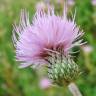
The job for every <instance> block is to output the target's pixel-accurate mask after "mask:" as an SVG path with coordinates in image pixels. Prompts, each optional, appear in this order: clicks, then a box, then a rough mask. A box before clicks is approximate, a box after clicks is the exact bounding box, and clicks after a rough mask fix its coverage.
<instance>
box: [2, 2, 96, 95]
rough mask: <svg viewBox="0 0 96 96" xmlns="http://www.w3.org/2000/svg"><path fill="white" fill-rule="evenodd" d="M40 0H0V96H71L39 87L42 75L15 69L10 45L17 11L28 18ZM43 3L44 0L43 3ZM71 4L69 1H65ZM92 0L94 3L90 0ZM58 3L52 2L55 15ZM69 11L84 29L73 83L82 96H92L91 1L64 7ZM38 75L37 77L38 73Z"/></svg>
mask: <svg viewBox="0 0 96 96" xmlns="http://www.w3.org/2000/svg"><path fill="white" fill-rule="evenodd" d="M39 1H40V0H0V96H71V93H70V92H69V90H68V88H67V87H66V86H64V88H61V87H58V86H52V87H50V86H49V87H48V88H41V87H40V86H39V83H40V76H41V77H42V76H43V75H42V74H44V73H43V72H41V71H42V70H41V71H39V74H38V72H37V71H35V70H34V69H32V68H25V69H19V68H18V66H19V64H18V62H16V61H15V57H14V56H15V49H14V47H13V44H12V29H13V28H12V24H13V23H14V22H15V21H19V20H18V18H19V14H20V10H21V9H27V10H28V11H29V12H30V16H33V15H34V13H35V11H36V5H37V3H39ZM46 1H47V0H46ZM69 1H71V0H69ZM94 1H95V0H94ZM61 2H62V0H52V2H51V3H52V4H53V5H54V6H55V9H56V12H57V13H59V14H60V13H61V12H62V3H61ZM68 9H69V12H71V11H73V12H74V9H76V11H77V12H76V22H77V24H78V25H80V27H81V28H82V29H83V30H84V32H85V35H84V37H83V38H84V41H87V45H86V46H82V47H80V48H79V49H80V52H79V54H76V55H78V56H77V58H75V60H76V62H77V63H78V64H79V65H80V67H81V70H82V74H81V76H80V77H79V78H78V79H77V80H76V81H75V82H76V84H77V85H78V87H79V89H80V91H81V93H82V94H83V96H96V5H95V3H94V2H93V4H92V0H83V1H82V0H74V4H73V3H72V2H71V3H70V4H69V5H68ZM40 72H41V74H40Z"/></svg>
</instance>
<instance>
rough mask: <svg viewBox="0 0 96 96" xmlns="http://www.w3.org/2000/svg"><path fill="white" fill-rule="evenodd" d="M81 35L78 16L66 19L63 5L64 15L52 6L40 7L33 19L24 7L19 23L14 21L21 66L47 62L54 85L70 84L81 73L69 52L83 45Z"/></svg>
mask: <svg viewBox="0 0 96 96" xmlns="http://www.w3.org/2000/svg"><path fill="white" fill-rule="evenodd" d="M82 35H83V32H82V31H81V30H80V28H79V27H78V26H77V25H76V23H75V15H73V16H72V18H71V19H70V18H67V8H64V12H63V16H57V15H56V14H55V12H54V9H53V8H48V11H47V12H45V11H44V10H37V11H36V13H35V15H34V17H33V21H32V22H30V20H29V14H28V12H26V11H25V10H22V11H21V16H20V23H19V25H17V24H14V28H13V43H14V46H15V48H16V59H17V60H18V61H19V62H20V63H21V64H20V68H24V67H29V66H35V67H38V66H41V65H46V66H47V68H48V77H49V78H50V79H51V80H52V82H53V84H57V85H60V86H64V85H66V84H67V85H69V84H70V82H73V81H74V80H75V79H76V78H77V77H78V76H79V74H80V69H79V67H78V65H77V64H76V63H75V62H74V61H73V60H72V58H71V55H70V53H71V52H72V50H71V49H72V48H73V47H74V46H80V45H81V44H82V39H80V38H81V37H82ZM74 96H77V95H74ZM79 96H81V95H79Z"/></svg>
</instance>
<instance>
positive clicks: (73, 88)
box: [68, 83, 82, 96]
mask: <svg viewBox="0 0 96 96" xmlns="http://www.w3.org/2000/svg"><path fill="white" fill-rule="evenodd" d="M68 88H69V90H70V92H71V93H72V95H73V96H82V94H81V92H80V91H79V89H78V87H77V85H76V84H75V83H70V84H69V85H68Z"/></svg>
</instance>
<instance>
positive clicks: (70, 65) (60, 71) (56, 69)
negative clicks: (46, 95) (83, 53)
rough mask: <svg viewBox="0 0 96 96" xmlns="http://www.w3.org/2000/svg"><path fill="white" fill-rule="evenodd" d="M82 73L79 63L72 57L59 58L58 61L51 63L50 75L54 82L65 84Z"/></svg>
mask: <svg viewBox="0 0 96 96" xmlns="http://www.w3.org/2000/svg"><path fill="white" fill-rule="evenodd" d="M79 75H80V70H79V67H78V65H77V64H76V63H75V62H74V61H73V60H71V59H66V58H65V57H63V59H62V60H60V58H58V59H57V60H56V62H55V63H54V64H53V63H52V64H50V65H49V69H48V76H49V78H50V79H52V82H53V83H55V84H57V85H60V86H63V85H66V84H69V83H70V82H72V81H74V80H75V79H76V78H77V77H78V76H79Z"/></svg>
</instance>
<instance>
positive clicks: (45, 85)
mask: <svg viewBox="0 0 96 96" xmlns="http://www.w3.org/2000/svg"><path fill="white" fill-rule="evenodd" d="M50 86H51V81H50V80H49V79H48V78H42V79H41V80H40V87H41V88H42V89H46V88H48V87H50Z"/></svg>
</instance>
